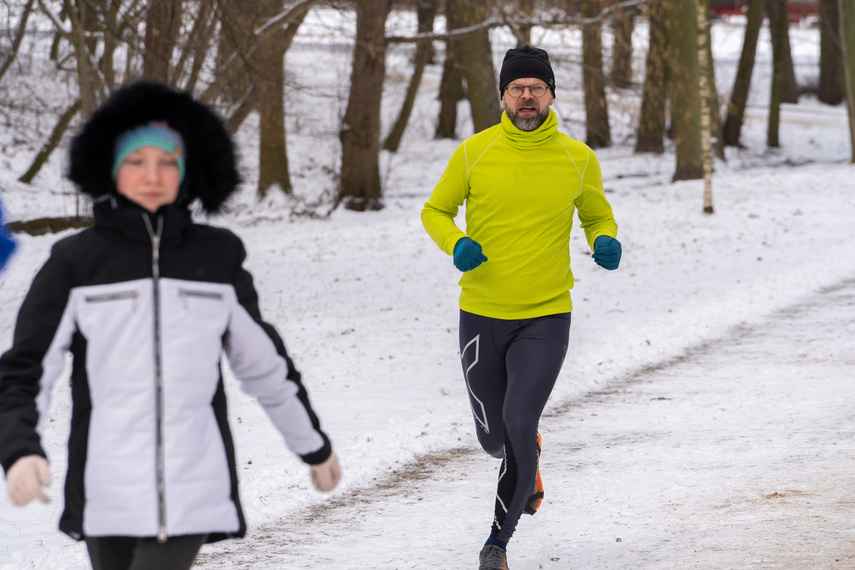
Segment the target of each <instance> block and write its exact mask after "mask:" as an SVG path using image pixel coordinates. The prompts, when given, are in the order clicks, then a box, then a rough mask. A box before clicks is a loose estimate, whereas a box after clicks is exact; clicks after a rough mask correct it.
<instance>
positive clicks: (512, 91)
mask: <svg viewBox="0 0 855 570" xmlns="http://www.w3.org/2000/svg"><path fill="white" fill-rule="evenodd" d="M526 89H528V92H529V93H531V96H532V97H543V96H544V95H545V94H546V90H547V89H549V87H547V86H546V85H544V84H543V83H536V84H535V85H519V84H517V83H514V84H513V85H508V86H507V87H506V88H505V91H507V92H508V95H510V96H511V97H513V98H514V99H516V98H517V97H522V94H523V93H525V90H526Z"/></svg>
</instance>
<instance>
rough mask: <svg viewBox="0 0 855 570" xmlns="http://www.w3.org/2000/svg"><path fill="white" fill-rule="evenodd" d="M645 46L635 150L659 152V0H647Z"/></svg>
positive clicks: (662, 127)
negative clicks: (646, 36) (646, 40)
mask: <svg viewBox="0 0 855 570" xmlns="http://www.w3.org/2000/svg"><path fill="white" fill-rule="evenodd" d="M647 15H648V18H647V19H648V29H649V32H648V33H649V37H648V48H647V59H646V63H645V68H646V74H645V78H644V93H643V96H642V100H641V113H640V117H639V119H638V139H637V140H636V142H635V152H656V153H662V152H664V150H665V147H664V145H663V140H662V139H663V137H664V133H665V101H666V99H667V94H666V91H665V45H664V37H663V35H662V0H648V2H647Z"/></svg>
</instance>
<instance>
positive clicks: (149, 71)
mask: <svg viewBox="0 0 855 570" xmlns="http://www.w3.org/2000/svg"><path fill="white" fill-rule="evenodd" d="M182 3H183V2H181V1H176V0H151V1H150V2H149V5H148V15H147V17H146V22H145V51H144V52H143V77H145V78H146V79H154V80H156V81H161V82H163V83H169V80H170V77H169V76H170V73H169V68H170V63H171V60H172V51H173V49H174V48H175V44H176V39H177V38H176V36H177V35H178V30H179V26H180V24H181V9H182Z"/></svg>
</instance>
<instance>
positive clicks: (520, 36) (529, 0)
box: [514, 0, 534, 47]
mask: <svg viewBox="0 0 855 570" xmlns="http://www.w3.org/2000/svg"><path fill="white" fill-rule="evenodd" d="M519 4H520V15H521V16H523V17H525V18H534V0H519ZM514 35H516V37H517V47H523V46H525V45H531V24H520V26H519V27H518V29H517V30H515V32H514Z"/></svg>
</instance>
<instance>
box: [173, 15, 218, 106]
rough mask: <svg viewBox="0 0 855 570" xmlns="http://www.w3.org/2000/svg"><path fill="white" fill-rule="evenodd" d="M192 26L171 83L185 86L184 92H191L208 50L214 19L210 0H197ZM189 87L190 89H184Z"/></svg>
mask: <svg viewBox="0 0 855 570" xmlns="http://www.w3.org/2000/svg"><path fill="white" fill-rule="evenodd" d="M194 9H195V10H196V13H195V14H194V19H193V26H192V27H191V28H190V33H189V34H188V35H187V39H186V41H185V43H184V46H183V49H182V50H181V51H180V53H179V57H178V63H177V64H176V65H175V71H174V75H173V83H175V84H176V85H185V90H186V91H189V92H190V93H192V92H193V90H194V87H195V84H196V81H197V80H198V73H199V68H200V67H201V63H202V59H203V58H204V57H205V56H206V55H207V54H208V50H209V49H210V45H211V43H210V35H209V34H210V33H211V31H212V30H211V22H212V21H213V20H214V19H215V18H214V5H213V2H212V0H199V1H198V3H197V5H196V6H195V7H194ZM187 85H189V86H190V87H189V88H188V87H186V86H187Z"/></svg>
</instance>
